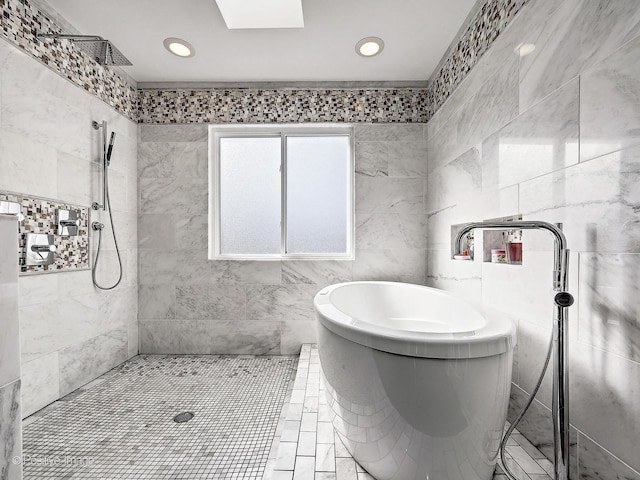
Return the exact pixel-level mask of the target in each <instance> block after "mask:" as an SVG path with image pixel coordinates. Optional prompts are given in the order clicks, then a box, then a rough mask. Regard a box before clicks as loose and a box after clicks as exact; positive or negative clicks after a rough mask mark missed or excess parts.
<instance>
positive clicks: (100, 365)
mask: <svg viewBox="0 0 640 480" xmlns="http://www.w3.org/2000/svg"><path fill="white" fill-rule="evenodd" d="M128 339H129V334H128V329H127V328H124V329H118V330H112V331H109V332H107V333H104V334H102V335H98V336H95V337H92V338H90V339H89V340H87V341H85V342H81V343H76V344H74V345H71V346H69V347H67V348H64V349H62V350H61V351H60V357H59V362H60V395H61V396H64V395H66V394H67V393H70V392H72V391H74V390H75V389H76V388H78V387H81V386H82V385H84V384H85V383H89V382H90V381H91V380H93V379H95V378H97V377H98V376H100V375H101V374H102V373H104V372H105V371H107V370H110V369H112V368H113V367H115V366H116V365H119V364H120V363H122V362H124V361H125V360H127V358H129V350H128Z"/></svg>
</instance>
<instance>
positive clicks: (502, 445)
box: [500, 333, 553, 480]
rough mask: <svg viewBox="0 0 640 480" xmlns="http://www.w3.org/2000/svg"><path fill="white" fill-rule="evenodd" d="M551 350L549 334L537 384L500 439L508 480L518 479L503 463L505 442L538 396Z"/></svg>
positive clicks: (501, 458)
mask: <svg viewBox="0 0 640 480" xmlns="http://www.w3.org/2000/svg"><path fill="white" fill-rule="evenodd" d="M552 349H553V333H552V334H551V339H550V340H549V348H548V349H547V357H546V358H545V359H544V365H543V366H542V371H541V372H540V377H539V378H538V382H537V383H536V386H535V387H534V388H533V391H532V392H531V395H529V400H527V404H526V405H525V406H524V408H523V409H522V410H521V411H520V413H519V414H518V416H517V417H516V419H515V420H514V421H513V422H512V423H511V425H510V426H509V428H508V429H507V431H506V433H505V434H504V437H502V441H501V442H500V460H502V468H503V469H504V473H505V474H506V475H507V477H509V479H510V480H518V477H516V475H515V474H514V473H513V472H512V471H511V470H509V467H508V465H507V462H505V459H504V458H505V449H506V446H507V442H508V441H509V437H511V434H512V433H513V431H514V430H515V428H516V426H517V425H518V423H520V420H522V417H524V415H525V413H527V410H529V407H531V404H532V403H533V400H534V399H535V398H536V395H537V394H538V390H540V386H541V385H542V381H543V380H544V375H545V373H546V372H547V367H548V366H549V360H550V359H551V351H552Z"/></svg>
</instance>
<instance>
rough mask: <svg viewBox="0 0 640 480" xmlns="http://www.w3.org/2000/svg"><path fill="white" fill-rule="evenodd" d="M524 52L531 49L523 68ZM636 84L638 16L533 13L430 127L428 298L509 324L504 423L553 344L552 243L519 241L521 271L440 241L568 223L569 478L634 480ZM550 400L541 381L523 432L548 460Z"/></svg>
mask: <svg viewBox="0 0 640 480" xmlns="http://www.w3.org/2000/svg"><path fill="white" fill-rule="evenodd" d="M523 43H524V44H533V45H535V50H534V51H533V53H531V54H529V55H526V56H523V57H520V56H519V54H518V52H519V48H518V46H519V45H520V44H523ZM639 77H640V4H638V2H636V1H634V0H624V1H622V0H621V1H615V2H612V1H605V0H563V1H554V2H548V1H545V0H532V1H531V2H530V3H529V4H528V5H527V6H526V7H524V9H523V10H522V11H521V12H520V13H519V14H518V15H517V17H516V19H515V20H514V22H513V23H512V24H511V25H510V26H509V28H508V29H507V30H506V31H505V32H504V33H503V34H502V35H501V36H500V37H499V38H498V39H497V40H496V42H495V43H494V45H493V46H492V47H491V48H490V49H489V51H488V52H487V53H486V54H485V55H484V56H483V57H482V59H481V60H480V61H479V63H478V64H477V65H476V67H475V68H474V69H473V70H472V71H471V73H470V74H469V76H468V77H467V78H466V79H465V80H464V82H462V84H461V85H460V87H459V88H458V89H457V91H456V92H455V93H454V94H453V95H452V96H451V97H450V98H449V100H448V101H447V102H446V103H445V104H444V106H443V107H442V108H441V109H440V110H439V111H438V112H437V113H436V115H435V116H434V117H433V118H432V119H431V120H430V121H429V123H428V177H429V180H428V184H427V190H426V191H427V202H426V204H427V210H426V211H427V214H428V234H429V250H428V261H427V264H428V268H427V283H428V284H430V285H433V286H436V287H440V288H444V289H447V290H451V291H455V292H458V293H461V294H463V295H466V296H467V297H469V298H473V299H476V300H482V301H484V302H487V303H490V304H492V305H494V306H497V307H498V308H500V309H502V310H504V311H506V312H509V313H511V314H515V316H516V318H517V320H518V341H519V345H518V347H517V355H516V365H515V369H514V377H513V382H514V387H513V390H512V407H513V408H514V410H513V411H512V412H511V416H513V414H514V412H515V407H516V406H519V405H522V404H523V403H524V401H525V400H526V392H530V391H531V390H532V388H533V386H534V384H535V382H536V380H537V376H538V373H537V372H539V370H540V368H541V366H542V361H543V359H544V355H545V351H546V350H545V349H546V346H547V344H548V340H549V335H550V332H551V325H552V319H551V318H552V317H551V316H552V292H551V271H552V265H553V256H552V251H551V249H552V240H551V238H550V237H549V236H548V235H547V234H545V233H531V232H525V235H524V238H523V242H524V263H523V265H522V266H511V265H499V264H491V263H482V258H481V257H482V256H481V255H477V256H476V260H475V261H474V262H460V263H458V262H455V261H452V260H450V259H449V258H450V226H451V225H452V224H457V223H461V222H465V221H473V220H482V219H488V218H494V217H498V216H506V215H515V214H519V213H520V214H522V215H523V218H524V219H525V220H526V219H529V220H532V219H537V220H546V221H549V222H553V223H556V222H562V223H564V232H565V234H566V236H567V240H568V244H569V248H570V249H571V251H572V255H571V285H570V291H571V292H572V293H573V294H574V295H575V296H576V303H575V305H574V306H573V307H572V308H571V309H570V326H569V328H570V336H571V342H570V346H569V353H570V375H571V399H572V400H571V410H570V415H571V423H572V426H573V427H572V443H573V444H574V445H573V448H572V454H573V462H574V468H573V470H574V471H573V478H578V474H579V478H593V479H595V478H601V479H618V478H625V479H640V473H639V472H640V456H639V455H638V444H637V439H638V438H640V415H638V399H637V397H638V392H640V323H639V320H638V319H639V316H638V312H639V311H640V295H639V292H638V288H639V285H640V283H639V281H638V275H639V274H638V272H639V271H640V223H639V222H638V211H639V210H640V190H639V189H638V185H639V184H640V133H639V132H640V114H639V113H638V112H640V100H639V99H640V87H639V83H638V78H639ZM481 248H482V239H481V235H476V252H478V251H480V249H481ZM550 398H551V378H550V375H548V376H547V379H546V381H545V383H544V385H543V388H542V391H541V395H540V399H541V403H540V402H536V403H535V404H534V407H533V408H532V410H531V413H529V414H528V415H527V417H525V421H524V423H523V424H521V426H520V427H519V429H520V431H521V432H522V433H523V434H524V435H525V436H526V437H527V438H528V439H529V440H531V441H532V442H533V443H534V444H536V445H537V446H539V447H541V449H542V450H543V452H545V453H546V454H547V455H550V454H551V452H552V451H551V442H552V436H551V431H550V428H551V427H550V412H549V409H548V408H549V407H550V405H551V403H550ZM576 456H577V461H576ZM576 470H578V472H579V473H577V472H576Z"/></svg>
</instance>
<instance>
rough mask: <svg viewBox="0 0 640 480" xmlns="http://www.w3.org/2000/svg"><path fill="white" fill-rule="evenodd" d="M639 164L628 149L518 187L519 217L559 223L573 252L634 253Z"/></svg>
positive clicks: (638, 236)
mask: <svg viewBox="0 0 640 480" xmlns="http://www.w3.org/2000/svg"><path fill="white" fill-rule="evenodd" d="M639 159H640V148H639V147H633V148H630V149H627V150H623V151H620V152H615V153H612V154H610V155H606V156H603V157H599V158H596V159H594V160H591V161H589V162H585V163H580V164H578V165H574V166H572V167H569V168H567V169H564V170H559V171H557V172H554V173H551V174H548V175H544V176H542V177H538V178H534V179H532V180H528V181H526V182H523V183H521V184H520V185H519V187H520V212H521V213H522V214H523V215H526V218H528V219H532V218H537V219H540V220H547V221H550V222H553V223H557V222H563V223H564V228H565V234H566V235H567V237H568V238H569V240H570V242H571V243H570V246H571V248H572V249H573V250H577V251H598V250H605V251H612V252H638V251H640V223H638V222H637V208H638V204H640V190H639V189H638V188H637V186H638V182H639V175H640V161H639Z"/></svg>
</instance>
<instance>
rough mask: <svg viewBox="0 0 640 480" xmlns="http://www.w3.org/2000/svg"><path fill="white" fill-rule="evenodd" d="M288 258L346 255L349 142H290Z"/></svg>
mask: <svg viewBox="0 0 640 480" xmlns="http://www.w3.org/2000/svg"><path fill="white" fill-rule="evenodd" d="M286 149H287V157H286V158H287V167H286V185H287V195H286V199H287V203H286V212H287V224H286V225H287V232H286V235H287V244H286V245H287V253H342V254H344V253H346V251H347V231H348V230H347V228H348V210H347V207H348V205H349V201H348V199H349V188H348V180H349V165H350V161H349V156H350V147H349V137H348V136H345V135H342V136H318V137H294V136H290V137H287V139H286Z"/></svg>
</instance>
